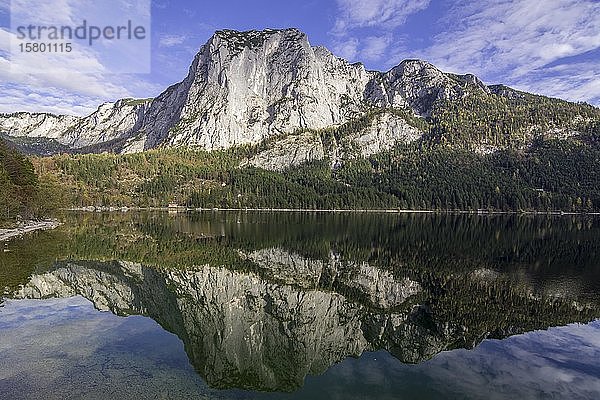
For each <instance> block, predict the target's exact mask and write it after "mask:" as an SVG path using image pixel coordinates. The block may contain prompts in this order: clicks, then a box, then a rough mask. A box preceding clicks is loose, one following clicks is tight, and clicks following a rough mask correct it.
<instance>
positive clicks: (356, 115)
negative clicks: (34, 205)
mask: <svg viewBox="0 0 600 400" xmlns="http://www.w3.org/2000/svg"><path fill="white" fill-rule="evenodd" d="M481 112H485V113H486V115H491V117H492V118H491V119H489V120H488V119H485V118H481V116H480V115H477V114H478V113H481ZM511 114H513V115H511ZM557 114H561V116H560V117H557ZM563 114H564V115H563ZM372 116H377V118H371V117H372ZM367 117H369V121H365V118H367ZM465 117H467V119H468V118H469V117H473V118H472V119H473V120H469V119H468V120H467V121H459V119H460V118H463V119H464V118H465ZM509 118H510V119H509ZM598 120H600V110H598V109H597V108H594V107H591V106H588V105H580V104H573V103H568V102H563V101H560V100H553V99H547V98H543V97H540V96H533V95H530V94H526V93H522V92H518V91H515V90H513V89H510V88H508V87H505V86H501V85H496V86H489V87H488V86H486V85H485V84H483V83H482V82H481V80H479V79H478V78H477V77H476V76H474V75H470V74H467V75H456V74H448V73H444V72H442V71H440V70H439V69H438V68H436V67H435V66H433V65H432V64H429V63H427V62H425V61H420V60H405V61H403V62H401V63H400V64H399V65H398V66H396V67H394V68H392V69H391V70H389V71H387V72H378V71H368V70H366V69H365V67H364V66H363V65H362V64H360V63H356V64H350V63H348V62H347V61H345V60H343V59H340V58H338V57H336V56H334V55H333V54H332V53H331V52H330V51H328V50H327V49H325V48H323V47H313V46H311V45H310V43H309V41H308V38H307V36H306V35H305V34H304V33H302V32H300V31H298V30H297V29H285V30H270V29H269V30H263V31H249V32H237V31H231V30H222V31H217V32H216V33H215V34H214V36H213V37H212V38H210V40H209V41H208V42H207V43H206V44H205V45H204V46H202V48H201V49H200V51H199V53H198V54H197V55H196V57H195V58H194V60H193V63H192V65H191V67H190V69H189V73H188V75H187V77H186V78H185V79H184V80H183V81H182V82H180V83H177V84H175V85H173V86H171V87H169V88H168V89H166V90H165V91H164V92H163V93H161V94H160V95H159V96H157V97H156V98H154V99H148V100H133V99H124V100H119V101H117V102H115V103H107V104H103V105H101V106H100V107H99V108H98V110H97V111H95V112H94V113H92V114H91V115H89V116H87V117H81V118H80V117H74V116H58V115H50V114H32V113H14V114H2V115H0V133H2V134H3V135H4V137H5V138H7V139H8V140H11V141H13V142H14V143H15V145H17V146H18V147H19V148H20V149H21V150H23V151H25V152H29V153H34V154H46V155H48V154H53V153H57V152H77V153H94V152H104V151H112V152H117V153H131V152H139V151H143V150H149V149H153V148H156V147H175V146H193V147H197V148H201V149H204V150H215V149H227V148H231V147H233V146H236V145H246V144H252V145H256V144H259V143H261V142H263V141H265V140H266V139H269V140H271V143H272V144H273V146H272V148H271V149H270V151H269V152H267V153H265V154H263V155H262V156H259V157H258V158H256V159H255V160H251V161H250V163H251V164H253V165H256V166H261V167H266V168H270V169H274V170H281V169H284V168H286V167H289V166H290V165H296V164H299V163H301V162H304V161H310V160H314V159H323V158H326V157H329V158H333V159H334V162H333V163H332V165H335V159H336V157H337V158H339V154H338V153H339V152H340V151H341V150H340V149H343V148H344V147H345V148H348V147H358V152H357V154H360V155H362V156H369V155H371V154H375V153H378V152H380V151H382V150H386V149H389V148H391V147H392V146H393V145H394V144H395V143H397V142H411V141H415V140H419V139H424V140H429V139H434V140H437V141H440V140H441V136H444V135H445V134H446V133H447V132H442V130H443V129H446V130H447V129H449V128H452V124H453V123H454V124H456V123H457V122H460V123H461V129H463V128H464V127H465V126H467V127H468V128H472V129H473V130H474V131H475V132H476V134H475V136H479V137H475V138H473V137H470V138H469V140H467V141H468V142H469V143H471V144H473V145H474V146H473V148H474V149H475V150H477V151H484V152H485V151H493V150H494V149H497V148H500V147H506V146H508V145H514V142H515V141H516V139H515V138H516V137H518V140H519V141H520V144H521V145H527V144H528V143H530V142H531V141H532V139H533V137H534V136H535V135H536V134H550V135H554V136H560V135H562V136H573V135H577V134H578V132H580V131H582V130H585V129H586V127H587V126H588V125H589V123H590V121H598ZM356 121H362V122H363V124H362V126H361V127H360V128H361V129H362V130H361V129H355V130H354V131H353V132H352V135H350V137H348V138H346V140H345V141H344V143H337V144H338V145H339V146H336V147H335V148H331V146H330V148H329V149H328V148H327V143H323V141H322V140H319V139H320V138H319V137H318V136H319V135H317V134H315V132H319V131H321V130H324V129H330V130H331V129H336V128H340V127H346V128H347V129H346V130H351V129H352V128H353V126H352V125H353V124H354V123H355V122H356ZM365 122H366V123H365ZM477 124H482V125H484V126H485V127H486V131H489V135H488V136H485V135H487V133H488V132H482V129H479V128H481V126H478V125H477ZM348 125H350V126H348ZM473 125H476V126H473ZM492 128H493V129H492ZM298 133H301V135H297V134H298ZM453 134H454V133H453V132H450V133H449V134H447V135H446V136H448V137H451V136H452V135H453ZM467 134H468V135H470V132H467ZM484 134H485V135H484ZM290 135H291V136H294V137H293V138H292V139H290V138H289V137H287V136H290ZM499 136H502V138H499ZM503 136H510V140H506V138H504V137H503ZM273 139H281V140H273ZM290 142H294V143H296V144H294V145H292V147H293V148H295V151H294V152H289V151H286V152H284V154H283V157H281V149H287V148H288V147H289V145H290ZM464 142H465V140H464V138H462V139H461V144H463V145H464ZM272 157H276V158H279V159H280V160H279V161H276V162H274V161H273V160H272Z"/></svg>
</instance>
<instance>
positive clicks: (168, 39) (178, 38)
mask: <svg viewBox="0 0 600 400" xmlns="http://www.w3.org/2000/svg"><path fill="white" fill-rule="evenodd" d="M186 39H187V37H186V36H184V35H164V36H162V37H161V38H160V40H159V43H158V44H159V46H161V47H172V46H178V45H180V44H182V43H183V42H185V41H186Z"/></svg>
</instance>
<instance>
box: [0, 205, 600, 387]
mask: <svg viewBox="0 0 600 400" xmlns="http://www.w3.org/2000/svg"><path fill="white" fill-rule="evenodd" d="M65 219H66V220H65V224H64V225H63V226H62V227H61V228H59V230H57V231H54V232H44V233H41V234H38V235H35V236H33V237H30V238H26V239H23V240H21V241H15V242H11V243H10V244H9V247H10V250H11V251H10V252H8V253H5V255H7V256H6V257H3V258H2V262H1V263H0V279H2V280H3V281H2V282H1V283H2V284H3V286H6V287H7V289H6V297H7V298H11V299H46V298H67V299H68V298H72V297H73V296H83V297H85V298H86V299H88V300H90V301H91V302H92V303H93V305H94V307H95V308H97V309H99V310H105V311H111V312H112V313H113V314H115V315H118V316H128V315H142V316H146V317H150V318H152V319H153V320H154V321H156V322H157V323H158V324H160V326H161V327H162V328H163V329H165V330H167V331H169V332H172V333H174V334H175V335H176V336H177V337H178V338H179V339H181V341H182V342H183V345H184V348H185V352H186V353H187V356H188V358H189V361H190V363H191V364H192V366H193V368H194V369H195V370H196V371H197V372H198V374H199V375H200V376H201V377H202V378H203V380H204V381H205V382H206V383H207V384H208V385H209V386H210V387H211V388H216V389H223V390H225V389H233V388H235V389H244V390H249V391H266V392H296V393H302V392H306V390H310V385H308V386H307V387H305V388H302V387H303V386H305V384H304V383H305V379H306V377H307V376H314V375H320V374H323V373H325V371H328V369H331V371H329V372H327V373H326V374H325V375H323V377H326V376H328V375H331V374H334V373H335V371H340V368H346V369H347V368H349V367H347V366H349V365H353V364H352V363H353V362H359V363H365V364H360V365H364V366H365V367H366V368H370V367H368V365H369V361H368V360H369V357H368V356H367V357H365V356H364V355H363V356H362V357H361V355H362V354H367V355H369V354H372V352H376V353H375V354H380V355H379V356H377V357H374V358H378V359H379V360H386V362H388V363H391V364H390V365H394V364H393V361H391V360H396V361H395V362H396V363H398V360H399V361H400V362H402V363H404V364H414V363H422V365H423V366H425V365H428V363H429V364H431V363H434V364H435V362H436V360H439V359H440V357H441V359H443V358H444V357H447V356H446V355H445V354H448V353H443V354H441V355H440V356H439V357H435V356H436V355H437V354H440V353H441V352H445V351H447V350H453V349H459V348H466V349H471V348H473V347H475V346H477V345H478V344H479V343H481V341H482V340H484V339H486V338H487V339H489V338H496V339H502V338H506V337H508V336H511V335H515V334H520V333H524V332H529V331H533V330H538V329H547V328H549V327H553V326H564V325H567V324H571V323H574V322H584V323H587V322H589V321H592V320H594V319H595V318H598V317H600V311H599V307H598V298H597V294H598V293H599V291H598V289H599V287H600V266H599V265H598V260H600V257H598V255H599V254H598V246H599V245H598V240H597V239H598V238H599V237H600V235H599V233H600V221H599V220H597V219H595V218H593V217H582V216H578V217H526V216H525V217H524V216H468V215H356V214H333V215H330V214H325V215H323V214H270V213H194V214H186V215H181V214H179V215H171V216H170V215H167V214H158V213H154V214H152V213H148V214H144V213H137V214H123V215H121V214H69V215H67V216H65ZM11 301H13V302H14V300H11ZM11 304H13V303H9V306H11ZM5 315H6V314H5ZM1 319H2V315H1V314H0V320H1ZM583 328H586V327H585V326H583V327H582V329H583ZM2 329H3V325H1V322H0V332H1V331H2ZM586 329H597V327H596V325H594V324H591V325H589V326H588V327H587V328H586ZM513 340H514V339H513ZM485 343H486V344H485V345H486V346H488V347H489V346H490V344H489V343H494V342H485ZM498 343H503V342H498ZM492 347H493V346H492ZM500 347H501V346H500ZM592 349H593V351H594V352H595V353H594V354H595V355H597V354H598V348H597V347H596V348H595V349H594V348H592ZM381 351H383V352H384V353H378V352H381ZM498 351H499V350H498ZM576 351H578V350H576V349H573V352H572V355H573V358H576V357H577V355H576V354H575V352H576ZM453 353H454V352H453ZM459 353H460V352H459ZM460 354H463V358H468V357H469V355H470V354H474V353H460ZM566 354H571V353H568V352H567V353H566ZM564 356H565V354H561V357H564ZM348 357H360V358H358V360H356V361H352V360H351V359H350V360H348V359H347V358H348ZM390 357H391V358H390ZM432 357H435V358H434V359H433V360H431V359H432ZM361 360H362V361H361ZM427 360H431V361H427ZM482 360H483V359H482ZM340 362H341V364H339V365H336V364H338V363H340ZM332 366H335V367H333V368H332ZM345 366H346V367H345ZM402 368H404V367H402ZM415 368H416V367H415ZM419 368H421V367H419ZM487 368H490V367H489V366H488V367H487ZM390 370H394V368H392V367H390ZM596 372H597V371H594V370H591V371H587V372H586V373H589V374H591V376H593V374H594V373H596ZM403 373H406V371H404V372H403ZM397 378H398V379H399V380H402V378H401V376H400V375H399V376H398V377H397ZM318 379H319V377H314V378H309V380H308V381H307V382H309V381H311V380H318ZM387 379H392V380H394V378H393V377H391V376H388V377H387ZM592 386H593V385H592ZM301 388H302V389H301ZM207 390H208V389H207ZM211 390H212V389H211ZM586 390H588V392H589V390H592V389H590V388H589V387H588V389H586ZM355 391H357V393H358V392H360V390H358V389H355ZM588 392H582V393H584V394H585V393H588ZM238 394H239V393H238ZM254 395H257V394H256V393H254Z"/></svg>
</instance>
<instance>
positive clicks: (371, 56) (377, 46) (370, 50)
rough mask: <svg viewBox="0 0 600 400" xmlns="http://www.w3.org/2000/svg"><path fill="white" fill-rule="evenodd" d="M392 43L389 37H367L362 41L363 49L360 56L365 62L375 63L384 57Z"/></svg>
mask: <svg viewBox="0 0 600 400" xmlns="http://www.w3.org/2000/svg"><path fill="white" fill-rule="evenodd" d="M391 42H392V38H391V36H389V35H383V36H368V37H367V38H365V39H364V40H363V46H364V47H363V49H362V50H361V56H362V57H364V58H365V60H367V61H377V60H380V59H381V58H383V56H385V54H386V51H387V49H388V47H389V45H390V43H391Z"/></svg>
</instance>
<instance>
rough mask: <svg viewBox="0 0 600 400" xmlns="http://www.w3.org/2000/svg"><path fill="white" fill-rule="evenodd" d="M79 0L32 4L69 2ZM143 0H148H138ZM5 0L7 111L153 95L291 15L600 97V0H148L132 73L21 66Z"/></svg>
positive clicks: (314, 30) (400, 50) (350, 51)
mask: <svg viewBox="0 0 600 400" xmlns="http://www.w3.org/2000/svg"><path fill="white" fill-rule="evenodd" d="M13 1H17V0H13ZM81 1H82V0H46V1H43V0H42V1H39V2H35V3H32V4H38V5H39V4H44V3H53V4H54V3H59V4H60V7H61V10H66V11H67V13H68V11H69V9H70V8H73V7H75V4H81ZM104 1H115V2H126V0H104ZM140 1H142V2H143V1H150V0H131V2H140ZM10 5H11V2H10V0H0V93H2V94H1V95H0V112H15V111H31V112H50V113H58V114H74V115H86V114H89V113H91V112H92V111H94V110H95V109H96V107H97V106H98V105H99V104H101V103H104V102H109V101H116V100H117V99H119V98H126V97H133V98H148V97H154V96H157V95H158V94H159V93H161V92H162V91H163V90H164V89H166V88H167V87H168V86H169V85H171V84H173V83H176V82H179V81H181V80H182V79H183V78H184V77H185V75H186V74H187V71H188V68H189V65H190V63H191V61H192V59H193V57H194V55H195V54H196V53H197V52H198V50H199V49H200V47H201V46H202V45H203V44H204V43H205V42H206V41H207V40H208V39H209V38H210V36H211V35H212V34H213V33H214V31H215V30H219V29H236V30H250V29H258V30H260V29H265V28H288V27H295V28H298V29H300V30H302V31H304V32H305V33H306V34H307V35H308V38H309V41H310V42H311V44H312V45H322V46H325V47H327V48H329V49H330V50H331V51H332V52H333V53H334V54H336V55H337V56H340V57H343V58H345V59H347V60H349V61H352V62H357V61H360V62H362V63H363V64H365V66H366V67H367V68H368V69H373V70H380V71H386V70H388V69H390V68H392V67H393V66H395V65H397V64H399V63H400V62H401V61H402V60H404V59H408V58H419V59H424V60H426V61H429V62H431V63H433V64H434V65H436V66H437V67H438V68H440V69H442V70H443V71H446V72H454V73H473V74H476V75H477V76H479V77H480V78H481V79H482V80H483V81H484V82H485V83H487V84H496V83H504V84H507V85H509V86H512V87H514V88H517V89H520V90H525V91H529V92H533V93H539V94H543V95H547V96H552V97H560V98H564V99H568V100H572V101H585V102H588V103H591V104H594V105H597V106H600V1H599V0H546V1H539V0H476V1H465V0H437V1H436V0H305V1H300V0H288V1H281V0H255V1H251V0H220V1H193V0H152V1H151V7H150V12H151V13H150V15H151V23H150V28H151V29H149V31H150V34H149V38H150V40H149V45H150V54H149V57H150V59H149V68H148V71H146V72H147V73H135V74H125V73H112V71H110V69H109V68H107V66H106V65H103V63H106V61H105V60H103V59H102V57H99V56H98V54H94V53H93V52H89V53H85V54H82V55H81V57H79V58H78V59H76V60H74V62H73V63H65V62H62V63H58V64H56V68H55V69H48V71H49V72H47V73H43V74H40V73H35V72H31V71H26V69H25V68H24V65H18V61H15V62H13V61H12V59H11V56H10V51H9V50H10V40H11V35H14V31H12V30H11V27H10V18H11V7H10ZM38 7H39V6H38ZM53 7H54V5H53ZM33 9H35V8H32V10H33ZM61 12H62V11H61ZM104 58H106V57H104ZM11 62H12V64H11ZM15 64H16V65H15ZM38 64H39V65H43V66H44V67H48V68H49V66H50V64H51V62H50V61H49V60H47V59H44V60H40V61H39V63H36V65H38ZM89 66H94V68H97V69H96V70H94V69H92V70H93V71H94V72H90V71H91V70H89V69H86V68H85V67H89ZM80 71H85V72H80Z"/></svg>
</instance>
